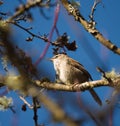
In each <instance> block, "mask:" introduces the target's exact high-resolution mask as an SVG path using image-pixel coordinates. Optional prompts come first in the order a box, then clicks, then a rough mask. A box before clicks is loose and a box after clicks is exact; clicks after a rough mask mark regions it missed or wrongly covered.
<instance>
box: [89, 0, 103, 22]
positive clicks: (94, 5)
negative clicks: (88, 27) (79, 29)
mask: <svg viewBox="0 0 120 126" xmlns="http://www.w3.org/2000/svg"><path fill="white" fill-rule="evenodd" d="M100 2H101V0H95V1H94V4H93V6H92V9H91V13H90V16H89V17H90V19H91V21H92V22H93V21H94V19H93V16H94V12H95V10H96V9H95V8H96V7H97V5H98V4H99V3H100Z"/></svg>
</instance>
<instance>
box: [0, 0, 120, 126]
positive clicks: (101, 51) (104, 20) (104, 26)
mask: <svg viewBox="0 0 120 126" xmlns="http://www.w3.org/2000/svg"><path fill="white" fill-rule="evenodd" d="M13 1H14V2H13ZM13 1H12V2H11V0H7V1H4V4H3V5H1V6H0V11H3V12H4V11H5V12H7V11H9V12H11V13H13V12H14V8H15V7H16V5H18V4H19V2H18V1H17V0H13ZM78 1H79V0H78ZM92 4H93V0H80V12H81V14H82V15H83V16H84V17H85V18H86V19H87V20H89V17H88V16H89V14H90V8H91V6H92ZM103 6H104V7H103ZM119 6H120V1H119V0H116V1H113V0H109V1H106V0H102V4H99V5H98V6H97V8H96V11H95V16H94V17H95V21H96V22H97V25H96V27H97V29H98V30H99V31H100V32H101V33H102V34H103V35H104V36H105V37H106V38H107V39H109V40H111V41H112V42H113V43H114V44H116V45H117V46H118V47H119V46H120V43H119V41H120V35H119V34H120V26H119V22H120V14H119V12H120V7H119ZM31 12H32V13H33V14H34V16H33V18H34V22H30V23H29V24H27V23H24V22H22V23H21V24H22V25H24V26H25V27H28V26H32V27H33V30H32V31H33V32H34V33H36V34H38V33H40V34H41V35H44V34H49V32H50V30H51V27H52V24H53V19H54V15H53V13H54V8H53V9H46V11H45V13H46V15H48V16H49V17H50V19H49V20H46V19H45V18H43V16H41V14H40V13H39V9H38V8H37V9H35V10H34V9H32V10H31ZM57 28H58V30H59V33H60V34H61V35H62V34H63V33H64V32H67V34H68V36H70V41H73V40H75V41H76V42H77V46H78V49H77V50H76V51H75V52H67V53H68V55H69V56H70V57H72V58H74V59H76V60H78V61H79V62H81V63H82V64H83V65H84V66H85V68H86V69H87V70H88V71H89V72H90V74H91V75H92V77H93V79H94V80H97V79H100V78H101V75H100V73H98V72H97V71H96V67H97V66H99V67H101V68H103V69H104V70H105V71H110V70H111V69H113V68H114V69H115V70H116V71H117V72H120V66H119V64H120V56H119V55H117V54H114V53H113V52H111V51H110V50H108V49H107V48H106V47H104V46H103V45H101V43H99V42H98V41H97V40H96V39H95V38H94V37H93V36H92V35H90V34H89V33H88V32H86V31H85V30H84V28H83V27H82V26H81V24H79V23H78V22H76V21H74V18H73V17H72V16H70V15H68V13H67V12H66V10H65V9H64V8H63V7H62V6H61V10H60V15H59V19H58V22H57ZM12 29H13V34H14V40H15V42H16V43H15V44H16V45H18V46H19V47H20V48H22V49H24V50H25V52H26V54H27V55H29V56H31V57H32V60H33V63H34V62H35V61H36V60H37V59H38V58H39V56H40V54H41V53H42V51H43V50H44V47H45V45H46V43H44V42H43V41H42V40H40V39H36V38H35V39H34V41H33V42H29V43H28V42H26V41H25V39H26V38H27V37H28V36H29V35H28V34H27V33H25V32H24V31H23V30H20V29H19V28H17V27H16V26H13V28H12ZM56 38H57V35H56V33H54V35H53V38H52V40H55V39H56ZM52 56H53V54H52V47H50V48H49V50H48V52H47V54H46V56H45V58H44V59H43V60H42V61H41V62H40V63H39V65H38V66H37V67H38V69H39V70H44V72H42V73H41V77H44V76H47V77H49V78H50V79H51V80H52V81H54V79H55V72H54V68H53V65H52V63H51V62H49V61H48V60H47V58H50V57H52ZM0 69H1V71H3V68H2V66H1V65H0ZM3 73H4V71H3ZM96 91H97V92H98V94H99V95H100V97H101V98H102V100H103V103H104V104H106V103H105V100H106V99H107V98H109V97H110V95H111V93H110V92H111V91H112V89H111V88H109V87H108V88H107V87H101V88H97V89H96ZM49 94H50V95H51V96H54V94H55V93H54V92H49ZM55 95H56V94H55ZM57 95H58V97H59V96H65V97H66V98H67V97H68V95H70V96H71V94H70V93H66V94H65V93H58V94H57ZM72 95H75V94H72ZM7 96H11V97H13V100H14V104H15V109H16V112H17V113H16V114H13V113H12V112H11V111H10V110H7V111H5V112H0V126H8V125H9V126H13V122H14V120H16V125H18V124H19V126H21V125H22V126H25V125H30V126H34V122H33V120H32V117H33V111H32V110H29V109H28V110H27V112H23V111H21V105H22V104H23V103H22V101H20V99H19V98H18V96H17V93H16V92H14V91H13V92H9V93H8V94H7ZM81 97H82V98H83V99H85V103H86V104H90V105H92V104H93V103H94V101H93V100H92V98H91V97H90V96H89V94H88V93H87V92H85V93H82V94H81ZM89 98H90V101H89ZM28 100H29V101H30V102H31V100H30V98H28ZM55 100H56V99H55ZM56 101H57V100H56ZM95 107H96V109H97V108H98V109H100V108H99V107H97V105H96V104H95ZM65 108H66V110H67V111H68V112H70V110H71V108H70V105H69V104H66V106H65ZM71 111H73V115H74V116H76V117H77V112H76V110H74V109H73V110H71ZM119 113H120V108H119V107H118V104H116V106H115V109H114V115H115V116H114V119H113V121H114V126H119V124H118V123H117V122H119V120H118V119H119V117H120V114H119ZM49 114H50V113H49V112H47V110H46V109H45V108H44V106H42V108H41V109H40V110H39V113H38V115H39V122H40V123H45V124H46V125H47V126H53V123H52V122H51V121H50V119H48V118H47V117H49ZM90 123H91V125H94V124H93V122H90ZM50 124H51V125H50ZM86 125H87V122H86Z"/></svg>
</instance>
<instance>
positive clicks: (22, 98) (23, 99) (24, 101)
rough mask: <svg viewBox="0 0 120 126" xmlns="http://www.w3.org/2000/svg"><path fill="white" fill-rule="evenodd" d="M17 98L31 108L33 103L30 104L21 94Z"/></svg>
mask: <svg viewBox="0 0 120 126" xmlns="http://www.w3.org/2000/svg"><path fill="white" fill-rule="evenodd" d="M19 98H20V99H21V100H22V101H23V103H24V104H26V105H27V106H28V107H29V108H30V109H33V105H30V104H29V103H28V102H27V101H26V100H25V98H24V97H22V96H19Z"/></svg>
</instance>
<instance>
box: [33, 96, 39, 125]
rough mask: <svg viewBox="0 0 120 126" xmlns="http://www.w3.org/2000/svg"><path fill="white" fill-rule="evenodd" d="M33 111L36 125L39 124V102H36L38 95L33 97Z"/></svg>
mask: <svg viewBox="0 0 120 126" xmlns="http://www.w3.org/2000/svg"><path fill="white" fill-rule="evenodd" d="M33 112H34V116H33V119H34V122H35V126H38V115H37V103H36V97H33Z"/></svg>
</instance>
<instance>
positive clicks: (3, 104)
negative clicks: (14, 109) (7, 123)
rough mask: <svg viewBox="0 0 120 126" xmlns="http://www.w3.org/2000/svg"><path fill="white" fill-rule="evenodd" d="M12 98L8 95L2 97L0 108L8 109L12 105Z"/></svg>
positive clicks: (0, 98)
mask: <svg viewBox="0 0 120 126" xmlns="http://www.w3.org/2000/svg"><path fill="white" fill-rule="evenodd" d="M12 103H13V100H12V98H7V97H6V96H2V97H0V110H3V111H4V110H6V109H8V108H10V107H11V106H12Z"/></svg>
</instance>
